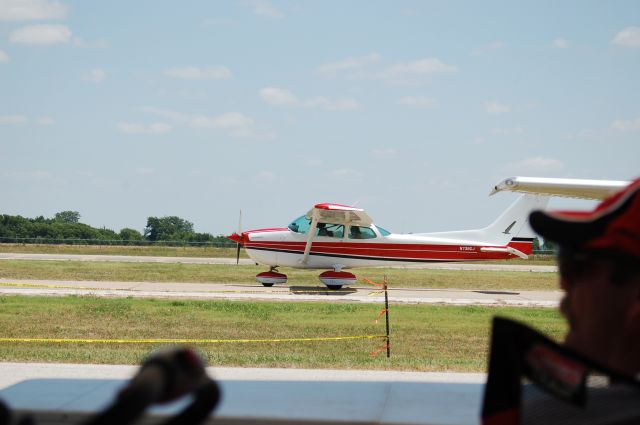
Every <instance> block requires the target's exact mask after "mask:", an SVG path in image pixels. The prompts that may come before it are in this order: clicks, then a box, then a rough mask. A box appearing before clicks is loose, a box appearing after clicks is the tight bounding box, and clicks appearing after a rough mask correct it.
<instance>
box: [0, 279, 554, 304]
mask: <svg viewBox="0 0 640 425" xmlns="http://www.w3.org/2000/svg"><path fill="white" fill-rule="evenodd" d="M0 294H4V295H18V294H20V295H47V296H64V295H91V296H99V297H138V298H181V299H229V300H263V301H325V302H326V301H331V302H355V303H371V304H379V303H383V302H384V294H383V293H382V292H381V291H380V290H378V289H376V288H373V287H350V288H343V289H341V290H338V291H333V290H328V289H327V288H325V287H324V286H280V287H271V288H265V287H264V286H262V285H259V284H224V283H180V282H170V283H167V282H105V281H57V280H21V279H0ZM561 298H562V292H561V291H491V290H459V289H421V288H413V289H412V288H391V289H390V290H389V300H390V302H391V303H395V304H400V303H402V304H451V305H503V306H522V307H557V306H558V304H559V302H560V299H561Z"/></svg>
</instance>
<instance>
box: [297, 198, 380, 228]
mask: <svg viewBox="0 0 640 425" xmlns="http://www.w3.org/2000/svg"><path fill="white" fill-rule="evenodd" d="M306 217H307V218H310V219H311V220H313V219H314V218H315V219H316V220H317V221H318V223H334V224H344V225H355V226H364V227H369V226H371V223H373V220H371V217H369V215H368V214H367V213H366V212H364V210H363V209H361V208H355V207H349V206H347V205H340V204H316V205H314V207H313V208H311V209H310V210H309V212H308V213H307V215H306Z"/></svg>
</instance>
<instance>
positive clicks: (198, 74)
mask: <svg viewBox="0 0 640 425" xmlns="http://www.w3.org/2000/svg"><path fill="white" fill-rule="evenodd" d="M165 74H166V75H168V76H169V77H172V78H179V79H182V80H218V79H223V78H230V77H231V71H230V70H229V68H226V67H224V66H210V67H208V68H198V67H195V66H185V67H182V68H170V69H167V70H166V71H165Z"/></svg>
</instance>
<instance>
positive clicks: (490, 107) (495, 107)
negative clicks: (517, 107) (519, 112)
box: [484, 102, 511, 115]
mask: <svg viewBox="0 0 640 425" xmlns="http://www.w3.org/2000/svg"><path fill="white" fill-rule="evenodd" d="M484 110H485V111H486V112H487V113H488V114H491V115H501V114H506V113H507V112H509V111H511V107H510V106H509V105H505V104H502V103H499V102H485V104H484Z"/></svg>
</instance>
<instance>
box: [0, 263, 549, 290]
mask: <svg viewBox="0 0 640 425" xmlns="http://www.w3.org/2000/svg"><path fill="white" fill-rule="evenodd" d="M265 270H266V268H265V267H264V266H242V265H241V266H236V265H201V264H160V263H123V262H84V261H29V260H2V261H0V277H1V278H7V279H53V280H88V281H91V280H105V281H124V282H224V283H254V282H255V275H256V274H257V273H259V272H261V271H265ZM280 271H282V272H284V273H286V274H287V275H288V276H289V284H292V285H320V282H319V280H318V274H319V272H318V271H316V270H299V269H287V268H281V269H280ZM355 273H356V275H357V276H358V277H359V278H367V279H369V280H373V281H376V282H379V281H382V280H383V278H384V276H387V281H388V282H389V286H390V287H403V288H434V289H440V288H459V289H489V290H490V289H496V290H497V289H513V290H555V289H557V287H558V285H557V276H556V273H534V272H505V271H456V270H417V269H398V268H364V269H357V270H355ZM363 285H366V284H364V283H363Z"/></svg>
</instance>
